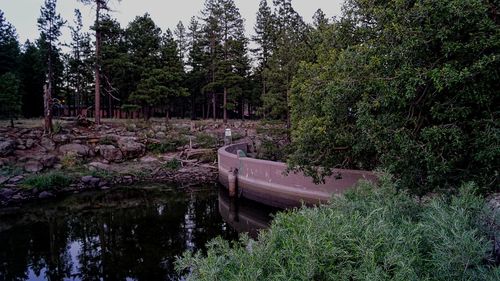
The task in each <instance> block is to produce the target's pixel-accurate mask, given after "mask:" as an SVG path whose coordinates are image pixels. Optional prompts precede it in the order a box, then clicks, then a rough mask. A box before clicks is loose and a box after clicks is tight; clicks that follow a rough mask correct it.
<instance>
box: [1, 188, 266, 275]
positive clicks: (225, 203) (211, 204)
mask: <svg viewBox="0 0 500 281" xmlns="http://www.w3.org/2000/svg"><path fill="white" fill-rule="evenodd" d="M273 212H275V210H272V209H269V208H267V207H265V206H261V205H258V204H255V203H253V202H249V201H242V200H238V201H233V200H230V199H229V198H228V197H227V194H226V193H225V192H224V191H218V189H217V188H216V187H214V186H208V187H203V188H195V189H190V190H177V189H172V188H165V187H158V186H156V187H151V186H148V187H137V188H126V189H113V190H108V191H100V192H93V193H84V194H78V195H72V196H69V197H66V198H64V199H61V200H57V201H51V202H44V203H38V204H33V205H28V206H23V208H22V209H21V210H0V281H4V280H5V281H7V280H30V281H31V280H145V281H146V280H148V281H149V280H180V279H182V277H181V276H179V275H178V274H177V273H176V272H175V270H174V262H175V258H176V256H179V255H181V254H182V253H183V252H184V251H185V250H192V251H198V250H201V251H203V250H205V244H206V243H207V242H208V241H209V240H210V239H212V238H215V237H217V236H221V237H223V238H224V239H227V240H235V239H237V238H238V232H249V234H250V236H254V237H255V236H256V235H257V232H258V230H257V229H259V228H265V227H267V225H268V223H269V221H270V219H271V216H272V215H271V214H272V213H273Z"/></svg>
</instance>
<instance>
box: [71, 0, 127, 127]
mask: <svg viewBox="0 0 500 281" xmlns="http://www.w3.org/2000/svg"><path fill="white" fill-rule="evenodd" d="M78 1H80V2H82V3H83V4H85V5H91V4H95V10H96V12H95V22H94V30H95V98H94V109H95V122H96V124H97V125H99V124H101V74H100V71H101V40H102V30H101V18H102V16H103V11H104V12H106V11H109V10H110V8H109V2H110V0H78ZM118 1H120V0H118Z"/></svg>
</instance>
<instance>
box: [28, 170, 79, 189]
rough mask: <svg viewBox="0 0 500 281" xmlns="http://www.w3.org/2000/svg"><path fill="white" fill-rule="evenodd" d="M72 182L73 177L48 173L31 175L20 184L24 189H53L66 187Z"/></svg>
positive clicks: (58, 173)
mask: <svg viewBox="0 0 500 281" xmlns="http://www.w3.org/2000/svg"><path fill="white" fill-rule="evenodd" d="M72 182H73V176H71V175H68V174H66V173H63V172H50V173H46V174H39V175H32V176H30V177H28V178H26V179H25V180H24V181H23V182H22V186H24V187H26V188H38V189H53V188H62V187H67V186H68V185H70V184H71V183H72Z"/></svg>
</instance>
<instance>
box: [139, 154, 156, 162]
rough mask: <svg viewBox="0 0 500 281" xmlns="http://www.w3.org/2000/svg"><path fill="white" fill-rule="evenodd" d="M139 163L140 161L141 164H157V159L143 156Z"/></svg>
mask: <svg viewBox="0 0 500 281" xmlns="http://www.w3.org/2000/svg"><path fill="white" fill-rule="evenodd" d="M139 161H141V162H142V163H153V162H157V161H158V158H156V157H153V156H144V157H142V158H141V159H140V160H139Z"/></svg>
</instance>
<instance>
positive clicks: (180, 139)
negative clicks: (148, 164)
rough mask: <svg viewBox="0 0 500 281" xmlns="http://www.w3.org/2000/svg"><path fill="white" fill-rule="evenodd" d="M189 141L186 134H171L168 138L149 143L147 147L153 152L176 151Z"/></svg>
mask: <svg viewBox="0 0 500 281" xmlns="http://www.w3.org/2000/svg"><path fill="white" fill-rule="evenodd" d="M188 143H189V141H188V139H187V138H186V137H184V136H170V137H169V138H168V139H166V140H163V141H161V142H159V143H148V144H147V145H146V149H147V151H150V152H153V153H167V152H173V151H176V150H177V148H178V147H181V146H184V145H186V144H188Z"/></svg>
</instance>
